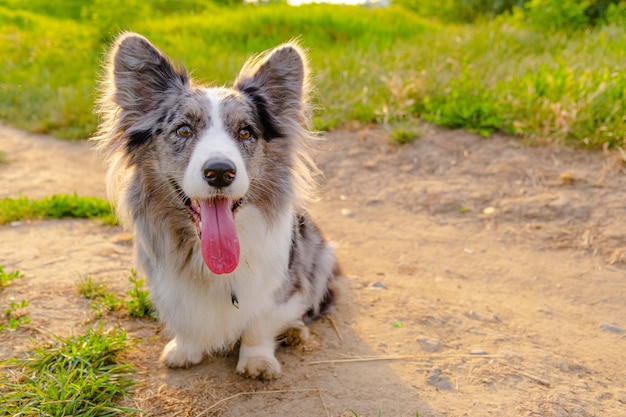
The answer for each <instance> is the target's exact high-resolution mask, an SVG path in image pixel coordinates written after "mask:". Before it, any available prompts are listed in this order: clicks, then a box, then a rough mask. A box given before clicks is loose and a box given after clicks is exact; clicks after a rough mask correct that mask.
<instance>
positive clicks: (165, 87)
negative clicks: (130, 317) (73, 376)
mask: <svg viewBox="0 0 626 417" xmlns="http://www.w3.org/2000/svg"><path fill="white" fill-rule="evenodd" d="M306 95H307V66H306V57H305V55H304V53H303V51H302V49H301V48H300V47H299V46H298V45H297V44H296V43H293V42H291V43H287V44H284V45H281V46H279V47H277V48H275V49H273V50H271V51H268V52H266V53H264V54H262V55H260V56H259V57H257V58H254V59H252V60H250V61H248V62H247V63H246V64H245V65H244V67H243V69H242V70H241V72H240V74H239V76H238V77H237V79H236V81H235V83H234V86H233V87H232V88H215V87H211V88H206V87H202V86H196V85H195V84H194V83H193V82H192V81H191V80H190V77H189V75H188V74H187V72H186V71H185V70H184V69H183V68H182V67H178V66H176V65H174V64H173V63H172V62H171V61H170V60H169V59H168V58H167V57H166V56H165V55H164V54H163V53H162V52H160V51H159V50H158V49H156V48H155V47H154V46H153V45H152V44H151V43H150V42H149V41H148V40H147V39H145V38H144V37H142V36H140V35H137V34H133V33H127V34H123V35H121V36H120V37H119V38H118V39H117V40H116V42H115V44H114V45H113V48H112V49H111V52H110V54H109V63H108V66H107V76H106V79H105V81H104V94H103V97H102V99H101V101H100V114H101V117H102V123H101V127H100V132H99V137H98V138H97V139H99V140H100V146H99V147H100V148H101V149H104V150H105V152H107V153H108V154H109V158H110V159H112V160H113V161H114V162H113V163H111V166H112V167H113V169H114V170H115V169H120V165H122V164H123V165H124V166H125V169H132V170H134V171H135V172H137V171H139V172H140V173H139V175H141V176H142V178H143V181H144V183H146V184H150V183H152V184H154V185H153V188H154V190H155V192H156V191H158V190H161V191H162V190H163V188H166V189H167V190H169V196H175V198H176V199H178V202H179V204H178V207H179V208H180V209H181V210H186V211H187V212H188V213H189V216H190V219H191V220H193V221H194V222H195V223H196V225H197V228H198V234H199V235H200V237H201V241H202V247H203V255H204V258H205V261H206V262H207V265H208V266H209V268H210V269H211V270H213V271H214V272H216V273H226V272H231V271H232V270H234V269H235V267H236V266H237V261H238V256H239V244H238V241H237V233H236V227H235V223H234V214H235V213H236V211H237V210H238V208H239V207H240V206H241V205H242V204H255V205H256V206H257V207H259V208H260V209H261V210H262V211H263V212H264V214H265V215H266V216H267V217H268V219H270V220H271V217H272V216H273V215H276V213H279V212H280V209H281V208H282V207H281V206H282V205H284V204H294V202H296V201H297V199H298V197H299V194H300V192H299V190H300V187H299V185H301V184H303V183H306V182H307V181H306V180H307V179H310V168H311V164H310V160H308V159H306V157H305V156H304V157H303V155H305V154H304V153H303V152H302V143H303V140H304V139H306V138H307V137H309V136H310V132H309V130H308V107H307V106H306ZM307 166H308V169H307ZM113 175H116V174H115V173H114V174H113ZM110 176H111V175H110ZM303 179H304V181H303Z"/></svg>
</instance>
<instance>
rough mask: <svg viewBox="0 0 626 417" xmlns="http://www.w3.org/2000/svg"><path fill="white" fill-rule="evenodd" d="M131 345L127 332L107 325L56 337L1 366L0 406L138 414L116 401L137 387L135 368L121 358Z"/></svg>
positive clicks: (29, 411) (31, 411)
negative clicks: (120, 405) (49, 343)
mask: <svg viewBox="0 0 626 417" xmlns="http://www.w3.org/2000/svg"><path fill="white" fill-rule="evenodd" d="M130 346H131V344H130V343H129V342H128V341H127V339H126V333H125V332H124V331H123V330H119V329H112V330H109V331H105V330H104V328H103V326H100V327H99V328H92V329H89V330H88V331H87V332H86V333H85V334H83V335H80V336H75V337H70V338H67V339H65V338H60V337H57V338H56V341H55V343H54V344H53V345H51V346H44V347H42V348H38V349H36V350H34V351H32V352H30V353H29V356H28V357H27V358H24V359H10V360H8V361H6V362H3V363H2V364H1V365H2V366H3V367H5V368H8V370H9V372H6V373H2V375H1V376H0V403H1V404H2V406H1V407H2V410H3V411H4V414H6V415H47V416H67V415H74V416H77V415H81V416H116V415H131V413H137V412H140V410H135V409H130V408H123V407H119V406H117V405H116V400H117V399H118V398H120V397H122V396H125V395H127V393H128V390H129V389H130V388H131V387H132V386H133V385H135V382H134V381H133V380H132V379H131V378H130V376H131V375H132V374H133V373H134V372H135V371H134V370H133V369H132V367H131V366H129V365H123V364H120V363H119V362H118V357H119V355H120V354H122V353H123V352H124V351H126V350H127V349H128V348H129V347H130Z"/></svg>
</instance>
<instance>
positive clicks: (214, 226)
mask: <svg viewBox="0 0 626 417" xmlns="http://www.w3.org/2000/svg"><path fill="white" fill-rule="evenodd" d="M232 206H233V202H232V201H230V200H200V217H201V219H202V257H203V258H204V262H206V265H207V266H208V267H209V269H210V270H211V271H213V272H214V273H216V274H227V273H229V272H233V271H234V270H235V268H237V264H238V263H239V239H238V238H237V229H236V228H235V219H234V218H233V213H232V211H231V207H232Z"/></svg>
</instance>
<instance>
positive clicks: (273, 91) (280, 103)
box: [234, 42, 308, 140]
mask: <svg viewBox="0 0 626 417" xmlns="http://www.w3.org/2000/svg"><path fill="white" fill-rule="evenodd" d="M307 77H308V68H307V58H306V54H305V53H304V51H303V50H302V49H301V48H300V47H299V46H298V45H297V44H296V43H295V42H290V43H287V44H284V45H281V46H279V47H277V48H275V49H273V50H271V51H269V52H266V53H264V54H261V55H260V56H258V57H256V58H253V59H251V60H249V61H248V62H246V64H245V65H244V67H243V69H242V70H241V72H240V73H239V76H238V77H237V79H236V80H235V84H234V88H235V89H236V90H239V91H240V92H241V93H242V94H244V95H245V96H247V97H248V98H249V99H250V100H251V101H252V103H253V104H254V106H255V107H256V109H257V112H258V114H259V116H260V118H261V122H262V123H263V127H264V130H265V132H264V137H265V139H266V140H270V139H273V138H275V137H280V136H283V133H282V130H283V129H281V125H282V124H283V122H284V121H285V120H292V121H296V122H302V120H301V119H302V112H303V109H304V105H305V104H304V102H305V100H306V93H307V91H306V89H307V84H308V81H307Z"/></svg>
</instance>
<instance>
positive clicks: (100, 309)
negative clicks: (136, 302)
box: [78, 275, 124, 318]
mask: <svg viewBox="0 0 626 417" xmlns="http://www.w3.org/2000/svg"><path fill="white" fill-rule="evenodd" d="M78 293H79V294H80V295H82V296H83V297H85V298H86V299H88V300H91V305H90V308H91V309H92V310H93V311H94V312H95V316H96V317H97V318H100V317H102V316H104V315H105V314H106V313H109V312H111V311H117V310H119V309H121V308H122V307H123V306H124V303H123V300H120V299H119V298H118V297H117V296H116V295H115V293H113V292H111V291H109V289H108V288H107V284H106V282H104V281H99V282H96V281H94V280H93V278H92V277H90V276H88V275H86V276H84V277H83V278H82V279H81V280H80V282H79V283H78Z"/></svg>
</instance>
